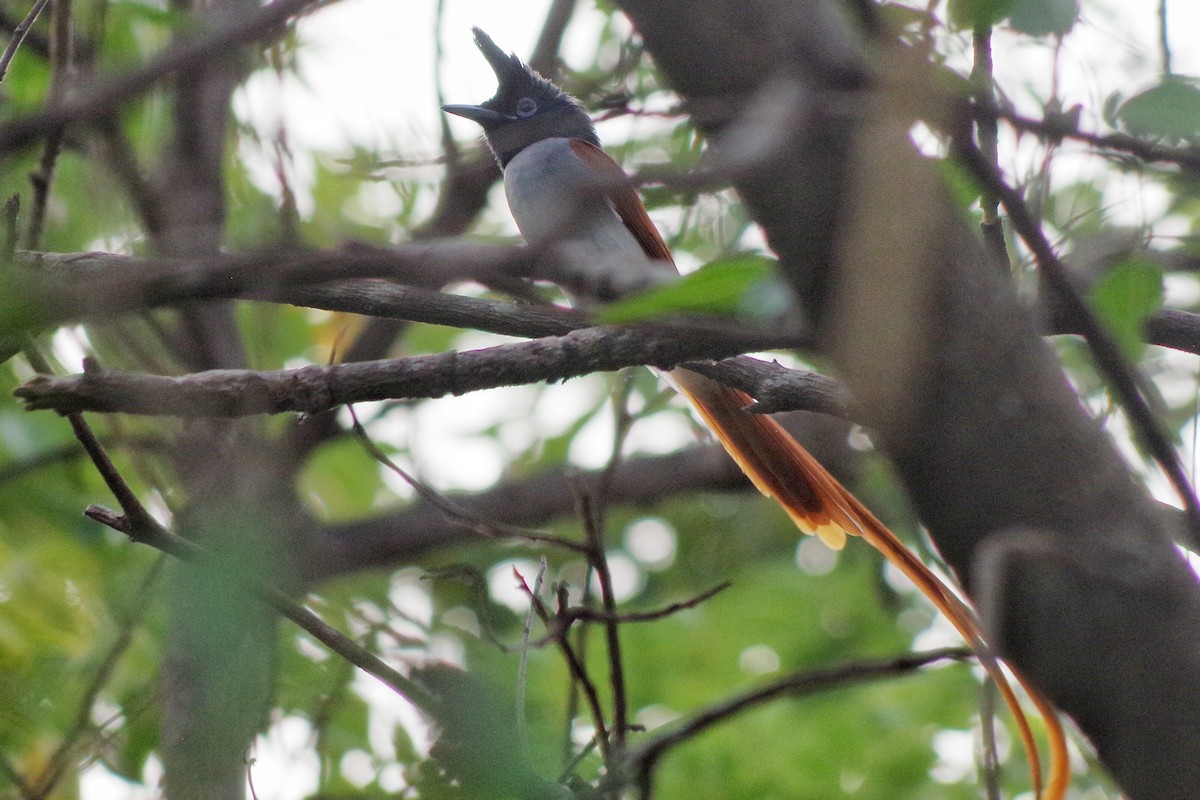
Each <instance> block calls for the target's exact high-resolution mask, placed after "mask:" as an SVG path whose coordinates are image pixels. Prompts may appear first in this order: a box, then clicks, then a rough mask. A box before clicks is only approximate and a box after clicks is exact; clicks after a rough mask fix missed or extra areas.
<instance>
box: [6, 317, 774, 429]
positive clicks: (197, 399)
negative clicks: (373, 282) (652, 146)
mask: <svg viewBox="0 0 1200 800" xmlns="http://www.w3.org/2000/svg"><path fill="white" fill-rule="evenodd" d="M787 344H788V340H787V338H784V339H780V338H779V337H778V336H769V335H762V334H760V335H757V336H754V335H751V336H745V337H732V336H730V335H729V334H728V333H727V332H723V333H720V334H717V335H708V336H705V335H704V334H702V333H700V332H697V331H694V330H693V331H689V333H688V335H687V336H686V337H681V336H679V334H678V333H675V332H671V331H670V330H669V329H668V330H667V331H666V332H663V331H658V332H656V331H655V330H654V329H648V330H647V329H640V328H633V327H600V328H587V329H585V330H580V331H575V332H573V333H569V334H567V335H566V336H556V337H547V338H543V339H535V340H533V341H530V342H521V343H518V344H506V345H498V346H496V347H488V348H484V349H481V350H472V351H468V352H465V353H458V352H449V353H439V354H436V355H429V356H416V357H413V358H401V359H393V360H389V361H368V362H356V363H352V364H335V365H332V366H309V367H301V368H299V369H292V370H274V371H262V372H255V371H250V370H210V371H208V372H199V373H194V374H190V375H183V376H179V377H169V376H164V375H148V374H141V373H129V372H121V371H118V370H109V369H104V368H102V367H100V366H99V365H97V364H96V363H95V362H94V361H88V362H85V365H84V372H83V373H82V374H79V375H71V376H64V377H58V376H51V375H38V376H36V377H34V378H31V379H30V380H29V381H27V382H26V383H25V384H24V385H22V386H21V387H19V388H17V389H16V390H15V392H14V393H15V394H16V395H17V396H18V397H20V398H21V399H23V400H24V401H25V404H26V408H27V409H29V410H37V409H53V410H55V411H58V412H59V413H61V414H69V413H75V412H79V411H103V412H119V413H130V414H148V415H161V416H177V417H241V416H251V415H255V414H278V413H283V412H294V413H301V414H314V413H318V412H321V411H326V410H328V409H330V408H335V407H337V406H340V405H344V404H346V403H358V402H367V401H371V400H389V399H393V400H394V399H401V398H405V399H412V398H432V397H443V396H445V395H451V394H452V395H460V394H465V393H467V392H472V391H478V390H480V389H490V388H495V387H497V386H513V385H520V384H526V383H534V382H537V381H547V380H548V381H555V380H564V379H566V378H574V377H578V376H581V375H587V374H589V373H592V372H600V371H606V370H616V369H621V368H623V367H632V366H641V365H650V366H655V367H659V368H660V369H669V368H671V367H675V366H678V365H679V364H681V363H683V362H686V361H691V360H693V359H696V358H724V357H727V356H730V355H733V354H737V353H740V352H744V351H746V350H762V349H772V348H775V347H780V346H786V345H787Z"/></svg>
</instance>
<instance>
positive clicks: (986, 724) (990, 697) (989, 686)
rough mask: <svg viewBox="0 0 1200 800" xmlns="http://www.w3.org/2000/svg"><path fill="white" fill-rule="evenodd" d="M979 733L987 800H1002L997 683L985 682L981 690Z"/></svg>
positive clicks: (989, 680)
mask: <svg viewBox="0 0 1200 800" xmlns="http://www.w3.org/2000/svg"><path fill="white" fill-rule="evenodd" d="M979 693H980V697H979V732H980V738H981V739H982V748H983V782H984V786H986V787H987V800H1000V797H1001V795H1000V750H999V748H998V747H997V746H996V682H995V681H993V680H991V679H990V678H989V679H988V680H985V681H984V682H983V686H982V687H981V688H980V690H979Z"/></svg>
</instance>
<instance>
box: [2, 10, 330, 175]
mask: <svg viewBox="0 0 1200 800" xmlns="http://www.w3.org/2000/svg"><path fill="white" fill-rule="evenodd" d="M325 2H327V0H275V2H272V3H268V4H266V5H264V6H263V7H262V8H261V9H259V10H258V11H256V12H254V13H253V14H249V15H230V17H229V18H228V19H226V20H225V21H224V22H223V23H222V24H221V25H220V26H219V27H217V28H215V29H214V30H213V31H212V32H211V33H210V34H208V35H206V36H202V37H198V38H197V39H195V40H192V41H189V42H181V43H178V44H176V45H174V46H172V47H169V48H167V49H165V50H163V51H162V52H161V53H159V54H158V55H157V56H155V57H154V58H151V59H150V60H149V61H147V62H146V64H144V65H143V66H141V67H139V68H137V69H134V70H131V71H130V72H127V73H125V74H123V75H117V76H115V77H114V76H109V77H103V78H96V79H94V80H91V81H88V82H86V83H82V84H80V85H78V86H76V87H75V89H76V90H75V91H73V92H71V94H70V96H69V97H67V98H64V99H63V100H62V101H61V102H58V103H55V104H53V105H50V106H47V107H46V108H45V109H43V110H42V111H40V112H39V113H37V114H33V115H31V116H29V117H26V118H24V119H20V120H16V121H13V122H9V123H6V124H4V125H0V154H2V153H9V152H11V151H13V150H15V149H16V148H18V147H22V146H24V145H27V144H29V143H30V142H32V141H34V140H36V139H38V138H39V137H42V136H45V135H46V134H48V133H50V132H51V131H54V130H57V129H59V128H62V127H64V126H66V125H69V124H72V123H77V122H86V121H90V120H94V119H98V118H100V117H104V116H108V115H109V114H112V113H113V112H114V111H116V110H117V109H119V108H120V106H121V104H122V103H124V102H126V101H128V100H130V99H132V98H134V97H137V96H138V95H140V94H143V93H144V92H146V91H148V90H149V89H151V88H152V87H154V86H155V85H157V84H158V83H160V82H162V81H163V80H165V79H167V78H169V77H171V76H173V75H177V74H179V73H180V72H182V71H184V70H187V69H190V68H192V67H195V66H198V65H201V64H203V63H204V62H205V61H207V60H208V59H210V58H213V57H214V56H216V55H219V54H220V53H223V52H227V51H228V50H229V49H231V48H234V47H237V46H239V45H244V44H249V43H251V42H257V41H262V40H263V39H267V38H270V37H273V36H276V35H277V34H278V33H279V31H280V29H281V28H283V26H285V25H287V24H288V23H289V22H291V21H292V20H293V19H295V18H296V17H298V16H301V15H303V14H306V13H308V12H309V11H311V10H313V9H314V8H316V7H318V6H320V5H323V4H324V3H325Z"/></svg>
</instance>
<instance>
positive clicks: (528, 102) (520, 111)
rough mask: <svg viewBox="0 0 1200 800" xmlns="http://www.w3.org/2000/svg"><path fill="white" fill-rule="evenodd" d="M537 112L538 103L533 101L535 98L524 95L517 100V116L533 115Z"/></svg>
mask: <svg viewBox="0 0 1200 800" xmlns="http://www.w3.org/2000/svg"><path fill="white" fill-rule="evenodd" d="M535 113H537V103H535V102H533V98H530V97H522V98H521V99H520V100H518V101H517V116H518V117H532V116H533V115H534V114H535Z"/></svg>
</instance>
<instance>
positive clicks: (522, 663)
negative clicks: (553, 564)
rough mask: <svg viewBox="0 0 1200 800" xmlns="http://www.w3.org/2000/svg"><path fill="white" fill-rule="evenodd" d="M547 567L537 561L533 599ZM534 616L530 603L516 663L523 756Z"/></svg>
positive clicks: (526, 745)
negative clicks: (526, 691)
mask: <svg viewBox="0 0 1200 800" xmlns="http://www.w3.org/2000/svg"><path fill="white" fill-rule="evenodd" d="M547 566H548V565H547V563H546V557H545V556H542V557H541V559H540V560H539V561H538V571H537V576H536V577H535V578H534V579H533V594H534V596H535V597H536V596H537V595H539V594H540V593H541V591H542V582H543V581H545V579H546V568H547ZM514 569H515V568H514ZM536 616H537V614H536V613H535V612H534V610H533V604H532V603H530V604H529V610H528V611H527V612H526V613H525V626H524V628H522V629H521V654H520V658H519V660H518V663H517V697H516V701H517V744H518V746H519V747H520V748H521V753H522V754H523V755H525V756H528V755H529V735H528V733H527V731H526V730H525V712H526V709H525V680H526V669H527V668H528V667H529V641H530V639H531V638H532V637H533V620H534V617H536Z"/></svg>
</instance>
